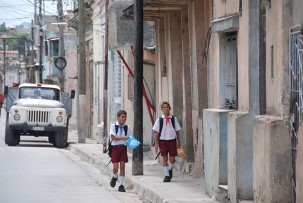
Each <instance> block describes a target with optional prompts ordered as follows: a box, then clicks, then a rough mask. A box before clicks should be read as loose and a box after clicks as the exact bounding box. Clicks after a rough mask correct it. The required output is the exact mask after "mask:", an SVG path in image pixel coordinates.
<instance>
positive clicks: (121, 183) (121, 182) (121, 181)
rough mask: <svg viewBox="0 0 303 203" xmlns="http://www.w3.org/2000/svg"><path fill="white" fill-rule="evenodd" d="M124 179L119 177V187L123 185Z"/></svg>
mask: <svg viewBox="0 0 303 203" xmlns="http://www.w3.org/2000/svg"><path fill="white" fill-rule="evenodd" d="M124 177H125V176H119V182H120V185H124Z"/></svg>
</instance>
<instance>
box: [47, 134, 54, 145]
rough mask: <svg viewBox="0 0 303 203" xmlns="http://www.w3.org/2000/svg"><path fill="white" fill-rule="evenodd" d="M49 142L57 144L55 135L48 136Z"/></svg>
mask: <svg viewBox="0 0 303 203" xmlns="http://www.w3.org/2000/svg"><path fill="white" fill-rule="evenodd" d="M48 142H49V143H51V144H54V143H55V135H54V134H53V133H51V134H49V135H48Z"/></svg>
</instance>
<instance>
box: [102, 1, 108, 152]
mask: <svg viewBox="0 0 303 203" xmlns="http://www.w3.org/2000/svg"><path fill="white" fill-rule="evenodd" d="M108 1H109V0H106V2H105V42H104V43H105V45H104V92H103V123H104V127H103V133H104V135H103V137H107V136H108V131H107V125H108V124H107V106H108V105H107V104H108V96H107V94H108V4H109V3H108ZM106 144H107V143H103V152H106Z"/></svg>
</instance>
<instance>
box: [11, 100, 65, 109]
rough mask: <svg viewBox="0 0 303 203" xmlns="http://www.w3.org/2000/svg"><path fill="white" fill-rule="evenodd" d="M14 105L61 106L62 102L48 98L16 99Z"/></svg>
mask: <svg viewBox="0 0 303 203" xmlns="http://www.w3.org/2000/svg"><path fill="white" fill-rule="evenodd" d="M15 105H16V106H24V107H41V108H62V107H63V104H62V103H61V102H59V101H55V100H48V99H18V100H17V101H16V102H15Z"/></svg>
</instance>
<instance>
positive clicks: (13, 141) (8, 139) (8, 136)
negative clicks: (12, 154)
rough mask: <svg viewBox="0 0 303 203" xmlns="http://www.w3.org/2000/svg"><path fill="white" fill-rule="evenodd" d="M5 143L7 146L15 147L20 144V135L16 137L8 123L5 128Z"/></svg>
mask: <svg viewBox="0 0 303 203" xmlns="http://www.w3.org/2000/svg"><path fill="white" fill-rule="evenodd" d="M5 143H6V144H7V145H8V146H16V145H18V144H19V143H20V135H17V133H16V132H15V130H12V129H11V128H10V127H9V125H8V123H7V124H6V128H5Z"/></svg>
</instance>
